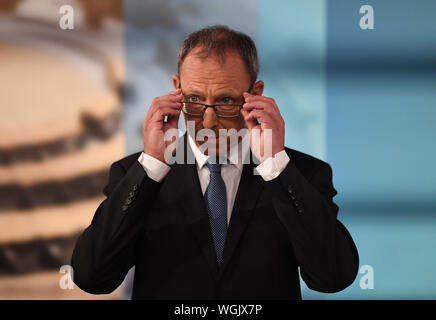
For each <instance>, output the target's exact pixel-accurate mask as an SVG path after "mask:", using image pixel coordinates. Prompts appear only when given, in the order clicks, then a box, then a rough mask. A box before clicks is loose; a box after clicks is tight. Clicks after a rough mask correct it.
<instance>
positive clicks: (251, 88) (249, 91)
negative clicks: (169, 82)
mask: <svg viewBox="0 0 436 320" xmlns="http://www.w3.org/2000/svg"><path fill="white" fill-rule="evenodd" d="M254 84H255V82H253V83H252V84H251V85H250V88H249V89H248V91H247V92H248V93H251V90H253V86H254ZM179 89H181V82H179ZM182 95H183V97H185V95H184V94H183V92H182ZM242 99H243V101H244V102H243V103H242V104H205V103H201V102H189V101H182V102H181V103H183V107H182V111H183V113H185V114H188V115H190V116H195V117H203V116H204V113H205V112H206V109H207V108H214V109H215V114H216V116H217V117H220V118H236V117H239V116H240V114H241V113H240V112H239V113H238V114H235V115H232V116H223V115H219V114H217V113H216V107H239V110H241V109H242V106H243V105H244V103H245V99H244V98H242ZM185 103H190V104H196V105H200V106H203V107H204V108H203V110H202V111H201V114H193V113H189V112H186V111H185V110H184V109H185Z"/></svg>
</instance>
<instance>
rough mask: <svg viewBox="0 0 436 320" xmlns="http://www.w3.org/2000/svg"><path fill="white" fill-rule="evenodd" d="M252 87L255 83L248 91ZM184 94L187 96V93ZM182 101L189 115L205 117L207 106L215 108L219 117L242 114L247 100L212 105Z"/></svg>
mask: <svg viewBox="0 0 436 320" xmlns="http://www.w3.org/2000/svg"><path fill="white" fill-rule="evenodd" d="M179 88H180V85H179ZM252 88H253V84H252V85H251V86H250V88H249V89H248V92H251V89H252ZM183 96H184V97H185V95H183ZM243 100H244V99H243ZM182 103H183V107H182V111H183V113H185V114H186V115H189V116H193V117H203V115H204V113H205V112H206V109H207V108H214V109H215V114H216V115H217V117H221V118H235V117H238V116H239V115H240V114H241V113H240V112H239V111H240V110H241V109H242V106H243V105H244V103H245V101H244V102H243V103H242V104H230V103H228V104H212V105H209V104H204V103H200V102H190V101H182Z"/></svg>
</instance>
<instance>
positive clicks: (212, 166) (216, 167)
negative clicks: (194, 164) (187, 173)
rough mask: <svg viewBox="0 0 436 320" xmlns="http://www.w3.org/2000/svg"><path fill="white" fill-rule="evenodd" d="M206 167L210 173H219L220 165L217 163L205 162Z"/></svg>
mask: <svg viewBox="0 0 436 320" xmlns="http://www.w3.org/2000/svg"><path fill="white" fill-rule="evenodd" d="M206 167H208V169H209V171H210V173H221V164H219V163H209V162H206Z"/></svg>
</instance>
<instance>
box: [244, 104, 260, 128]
mask: <svg viewBox="0 0 436 320" xmlns="http://www.w3.org/2000/svg"><path fill="white" fill-rule="evenodd" d="M241 114H242V116H243V117H244V120H245V123H246V125H247V128H248V130H251V129H253V128H254V127H256V126H257V125H259V122H257V118H256V119H251V120H247V116H248V114H249V112H248V111H246V110H244V109H242V110H241Z"/></svg>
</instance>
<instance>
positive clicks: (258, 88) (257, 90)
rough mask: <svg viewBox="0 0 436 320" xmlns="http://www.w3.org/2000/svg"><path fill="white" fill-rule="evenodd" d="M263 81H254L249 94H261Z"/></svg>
mask: <svg viewBox="0 0 436 320" xmlns="http://www.w3.org/2000/svg"><path fill="white" fill-rule="evenodd" d="M263 88H264V83H263V81H262V80H259V81H256V83H255V84H254V85H253V89H251V94H253V95H256V96H261V95H262V94H263Z"/></svg>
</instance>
